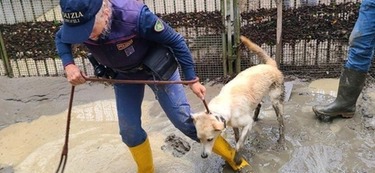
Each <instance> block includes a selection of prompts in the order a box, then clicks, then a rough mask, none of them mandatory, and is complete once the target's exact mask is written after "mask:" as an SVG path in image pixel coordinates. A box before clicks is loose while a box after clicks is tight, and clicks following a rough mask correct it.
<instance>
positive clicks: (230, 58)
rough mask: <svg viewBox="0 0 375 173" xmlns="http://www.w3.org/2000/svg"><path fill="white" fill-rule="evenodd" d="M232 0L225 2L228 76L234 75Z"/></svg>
mask: <svg viewBox="0 0 375 173" xmlns="http://www.w3.org/2000/svg"><path fill="white" fill-rule="evenodd" d="M232 7H233V6H232V0H227V1H226V12H227V13H226V14H225V16H226V23H225V28H226V35H227V39H226V44H227V47H226V49H227V55H226V57H227V66H228V69H227V70H228V74H229V75H232V74H233V73H234V69H233V62H234V60H235V58H234V56H233V37H232V19H233V11H232Z"/></svg>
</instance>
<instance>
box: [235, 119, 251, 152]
mask: <svg viewBox="0 0 375 173" xmlns="http://www.w3.org/2000/svg"><path fill="white" fill-rule="evenodd" d="M251 127H252V123H248V124H247V125H246V126H245V127H243V128H242V131H241V137H240V139H239V140H238V141H237V143H236V151H237V152H239V151H240V149H241V148H242V147H243V145H244V143H245V139H246V137H247V134H248V133H249V132H250V130H251Z"/></svg>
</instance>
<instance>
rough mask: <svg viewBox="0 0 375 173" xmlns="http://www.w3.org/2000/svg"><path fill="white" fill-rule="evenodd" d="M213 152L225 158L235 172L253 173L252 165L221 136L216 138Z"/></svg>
mask: <svg viewBox="0 0 375 173" xmlns="http://www.w3.org/2000/svg"><path fill="white" fill-rule="evenodd" d="M212 151H213V152H214V153H216V154H218V155H220V156H221V157H223V158H224V159H225V161H227V163H228V164H229V165H230V166H231V167H232V169H233V170H235V171H241V172H247V173H250V172H252V171H253V170H252V167H251V165H250V164H249V163H247V162H246V160H245V159H244V158H243V157H242V156H241V155H240V154H238V153H236V150H235V149H234V148H232V147H231V146H230V144H229V143H228V142H227V141H226V140H225V139H224V138H223V137H222V136H221V135H219V136H218V137H217V138H216V141H215V144H214V147H213V148H212Z"/></svg>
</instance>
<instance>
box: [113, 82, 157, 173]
mask: <svg viewBox="0 0 375 173" xmlns="http://www.w3.org/2000/svg"><path fill="white" fill-rule="evenodd" d="M114 89H115V96H116V107H117V114H118V122H119V127H120V135H121V137H122V141H123V142H124V143H125V144H126V145H127V146H128V147H129V150H130V152H131V153H132V156H133V158H134V161H135V162H136V164H137V166H138V172H139V173H152V172H154V165H153V159H152V151H151V147H150V143H149V140H148V138H147V134H146V132H145V131H144V129H143V128H142V122H141V114H142V112H141V105H142V101H143V96H144V89H145V86H144V85H138V84H114Z"/></svg>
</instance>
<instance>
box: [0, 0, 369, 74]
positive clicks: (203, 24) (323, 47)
mask: <svg viewBox="0 0 375 173" xmlns="http://www.w3.org/2000/svg"><path fill="white" fill-rule="evenodd" d="M140 1H142V2H144V3H145V4H146V5H147V6H148V7H149V8H150V9H151V10H152V11H153V12H155V13H156V14H157V15H158V16H159V17H161V18H162V19H163V20H164V21H166V22H167V23H169V24H170V25H171V26H172V27H173V28H174V29H175V30H176V31H178V32H179V33H181V35H182V36H184V37H185V39H186V42H187V44H188V46H189V48H190V51H191V53H192V54H193V57H194V59H195V64H196V71H197V73H198V76H200V78H201V79H204V80H212V79H215V78H218V77H222V76H223V75H224V74H225V71H226V70H227V69H225V67H224V66H223V64H224V62H225V61H226V56H227V54H226V51H225V49H227V48H226V47H225V43H226V42H227V41H228V40H227V38H226V36H225V34H227V33H226V32H227V30H226V29H227V27H231V26H225V22H224V21H225V20H226V18H227V17H228V16H223V11H225V10H227V8H226V7H224V5H223V3H224V4H225V3H227V0H199V1H198V0H183V1H180V0H140ZM228 2H229V1H228ZM238 2H239V11H240V15H241V16H240V17H241V19H240V20H241V21H240V23H241V30H240V34H242V35H245V36H248V37H249V38H251V39H252V40H254V41H255V42H256V43H258V44H259V45H261V46H262V47H263V48H264V49H265V50H266V51H267V52H268V53H269V54H270V55H271V56H272V57H275V53H276V46H275V41H276V18H277V14H276V5H277V4H276V2H275V1H274V0H266V1H261V0H238ZM356 2H357V3H356ZM58 3H59V1H58V0H0V14H2V15H0V31H1V34H2V39H3V41H1V40H0V44H1V43H2V47H3V48H2V47H0V50H1V52H2V53H0V58H1V60H0V75H9V74H8V73H9V72H8V71H9V69H8V70H7V63H5V61H9V66H10V67H9V68H10V69H11V71H12V73H13V76H14V77H25V76H63V75H64V70H63V68H62V65H61V61H60V59H59V58H58V57H57V54H56V50H55V45H54V34H55V33H56V31H57V30H58V28H59V27H60V26H61V12H60V8H59V5H58ZM359 3H360V1H355V0H353V1H349V0H338V1H328V0H324V1H318V0H284V1H283V7H284V10H283V40H282V41H283V50H282V56H281V62H280V68H281V69H282V71H283V72H284V73H285V74H287V75H295V76H302V77H315V78H320V77H337V76H338V75H339V73H340V69H341V66H342V65H343V64H344V62H345V61H346V54H347V51H348V44H347V43H348V36H349V34H350V31H351V27H353V26H354V22H355V20H356V15H357V14H358V13H357V11H356V10H358V9H359ZM297 18H298V19H299V20H296V19H297ZM328 20H329V21H328ZM319 22H320V23H319ZM326 23H328V24H329V23H331V24H330V25H324V24H326ZM334 23H336V25H335V24H334ZM317 24H319V25H317ZM338 25H342V27H341V28H340V27H337V26H338ZM321 26H324V28H319V27H321ZM314 27H315V28H314ZM328 27H331V29H330V28H328ZM332 27H333V29H332ZM343 27H345V28H346V30H342V28H343ZM334 29H336V30H337V31H338V32H340V33H341V32H342V34H341V35H340V34H338V35H339V36H337V37H327V36H326V35H332V34H333V35H334V34H336V35H337V33H334ZM340 29H341V30H340ZM318 31H320V32H318ZM322 33H326V35H322ZM296 35H298V36H299V37H296ZM73 50H74V55H75V57H76V58H75V62H76V64H77V65H78V66H80V68H81V69H82V70H83V71H84V72H85V73H86V74H88V75H90V76H92V75H93V69H92V66H91V64H90V63H89V61H88V60H87V59H86V58H85V53H87V52H86V49H85V48H84V47H83V46H82V45H74V46H73ZM239 50H240V51H238V52H237V53H239V54H240V55H241V56H240V59H241V68H242V69H244V68H247V67H249V66H251V65H254V64H257V63H258V60H257V58H256V57H255V55H254V54H252V53H250V52H248V51H247V50H246V49H245V48H243V47H242V48H240V49H239ZM230 65H232V64H229V66H230ZM372 67H373V65H372ZM370 73H371V74H372V75H373V70H371V71H370ZM373 76H374V75H373Z"/></svg>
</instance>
